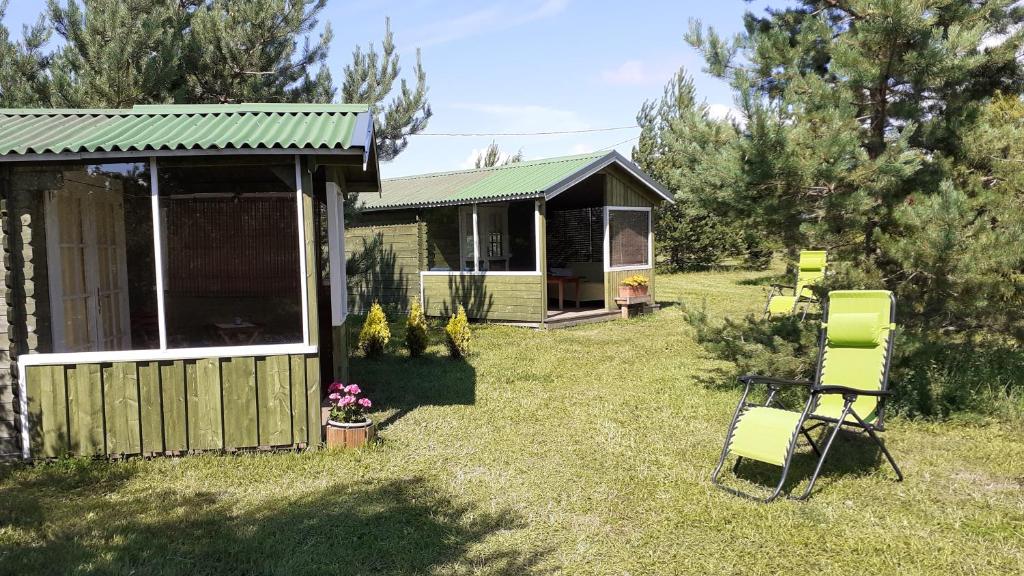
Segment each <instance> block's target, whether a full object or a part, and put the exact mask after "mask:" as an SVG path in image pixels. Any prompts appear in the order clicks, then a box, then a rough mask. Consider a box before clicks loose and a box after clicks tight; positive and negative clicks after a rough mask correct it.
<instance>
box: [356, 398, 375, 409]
mask: <svg viewBox="0 0 1024 576" xmlns="http://www.w3.org/2000/svg"><path fill="white" fill-rule="evenodd" d="M359 405H360V406H362V407H363V408H369V407H370V406H373V402H370V399H369V398H360V399H359Z"/></svg>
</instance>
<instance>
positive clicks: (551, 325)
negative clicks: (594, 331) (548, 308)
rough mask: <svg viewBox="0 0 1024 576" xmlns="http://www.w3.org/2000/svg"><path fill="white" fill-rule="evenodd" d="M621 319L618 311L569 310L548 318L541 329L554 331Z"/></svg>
mask: <svg viewBox="0 0 1024 576" xmlns="http://www.w3.org/2000/svg"><path fill="white" fill-rule="evenodd" d="M619 318H621V314H620V313H619V311H618V310H586V311H580V312H575V311H571V310H567V311H565V312H559V313H557V314H556V315H555V316H550V317H548V318H547V319H546V320H545V321H544V324H543V325H541V328H545V329H547V330H554V329H557V328H568V327H570V326H579V325H581V324H593V323H595V322H609V321H611V320H618V319H619Z"/></svg>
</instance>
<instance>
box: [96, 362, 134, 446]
mask: <svg viewBox="0 0 1024 576" xmlns="http://www.w3.org/2000/svg"><path fill="white" fill-rule="evenodd" d="M137 374H138V373H137V371H136V365H135V363H134V362H115V363H114V364H110V365H108V366H104V367H103V368H102V381H103V420H104V422H105V423H106V426H104V428H105V430H106V442H107V446H106V451H107V453H108V454H138V453H139V452H142V429H141V427H140V426H141V417H140V414H139V383H138V376H137Z"/></svg>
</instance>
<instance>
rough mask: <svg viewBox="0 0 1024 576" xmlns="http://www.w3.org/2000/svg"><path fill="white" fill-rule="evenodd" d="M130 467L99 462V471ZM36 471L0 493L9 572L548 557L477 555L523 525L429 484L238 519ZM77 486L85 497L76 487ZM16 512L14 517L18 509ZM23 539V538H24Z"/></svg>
mask: <svg viewBox="0 0 1024 576" xmlns="http://www.w3.org/2000/svg"><path fill="white" fill-rule="evenodd" d="M119 466H120V467H126V466H124V465H109V464H104V463H94V464H93V467H95V468H96V469H99V470H109V469H117V468H118V467H119ZM65 474H66V472H65V471H62V470H54V471H53V472H49V471H43V472H41V473H40V472H39V471H38V470H37V471H32V472H31V473H28V474H26V476H29V477H32V479H31V480H29V481H26V482H18V481H17V479H12V480H11V481H10V482H8V483H6V484H7V486H5V487H4V488H0V503H2V504H3V508H4V512H3V516H2V517H0V518H2V521H0V534H4V533H6V537H0V565H2V566H3V571H4V572H5V573H8V574H48V573H52V574H66V573H79V572H84V573H137V574H190V575H192V576H196V575H203V574H311V575H314V574H315V575H317V576H321V575H323V574H422V573H431V572H434V571H436V570H437V569H439V568H440V567H442V566H450V565H456V566H458V567H459V568H461V569H462V570H464V571H466V572H469V571H470V568H468V567H467V564H469V565H470V566H481V565H484V566H487V567H488V568H491V569H493V570H494V571H495V572H496V573H501V574H523V573H528V572H530V571H532V570H533V569H534V568H535V566H536V564H537V563H538V562H539V561H540V560H541V559H542V558H543V557H544V555H545V553H544V552H533V553H527V552H521V551H518V550H514V549H506V550H501V551H497V552H492V553H490V554H473V555H472V556H471V557H470V554H469V553H470V549H471V548H472V547H474V546H475V545H477V544H479V543H480V542H482V541H483V540H485V539H486V538H488V537H489V536H490V535H492V534H494V533H496V532H500V531H503V530H514V529H517V528H520V527H521V526H522V520H520V519H519V518H518V517H517V516H516V515H515V514H514V513H512V512H510V511H484V510H477V509H475V508H473V507H471V506H468V505H464V504H459V503H456V502H453V501H452V500H450V499H448V498H446V497H444V496H441V495H439V494H438V493H437V491H436V490H434V489H432V487H431V486H430V484H429V483H428V482H427V481H425V480H423V479H421V478H408V479H403V480H398V481H390V482H386V483H382V484H376V485H367V484H365V483H358V482H339V483H336V484H334V485H332V486H329V487H326V488H324V489H323V490H320V491H318V492H315V493H313V494H307V495H303V496H298V497H288V496H283V497H281V498H279V499H276V500H274V501H273V502H272V503H270V504H267V505H264V506H262V507H256V508H250V509H245V510H241V511H240V510H239V509H238V506H237V500H235V499H234V498H232V499H226V498H222V497H221V496H220V495H219V494H217V493H214V492H209V491H203V490H198V491H195V492H186V491H175V490H165V489H155V490H147V491H140V490H121V489H119V488H120V487H121V486H120V482H123V481H124V480H127V476H126V477H122V478H110V479H109V480H111V481H109V482H107V481H105V482H101V483H100V484H86V485H77V482H78V481H77V480H75V479H74V478H71V479H70V480H69V479H68V478H67V477H66V476H65ZM69 482H70V483H71V484H72V485H75V486H76V487H74V488H70V491H69ZM12 505H15V507H14V508H13V509H12V508H11V506H12ZM14 535H18V537H17V538H14Z"/></svg>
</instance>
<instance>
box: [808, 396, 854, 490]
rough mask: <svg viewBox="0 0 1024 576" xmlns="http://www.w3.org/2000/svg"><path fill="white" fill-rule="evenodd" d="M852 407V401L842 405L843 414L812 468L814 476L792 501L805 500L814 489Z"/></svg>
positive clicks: (850, 399)
mask: <svg viewBox="0 0 1024 576" xmlns="http://www.w3.org/2000/svg"><path fill="white" fill-rule="evenodd" d="M851 406H853V399H852V398H848V399H847V400H846V403H845V404H844V405H843V412H842V414H840V416H839V421H838V422H836V424H835V429H834V430H832V434H831V435H829V437H828V442H826V443H825V446H824V447H823V448H822V450H821V455H820V456H818V464H817V465H816V466H815V467H814V474H812V475H811V481H810V482H809V483H808V484H807V489H806V490H804V493H803V494H801V495H800V496H797V497H796V498H794V500H806V499H807V497H808V496H810V495H811V490H813V489H814V483H815V482H817V481H818V474H820V473H821V467H822V465H824V464H825V457H826V456H828V451H829V449H830V448H832V443H833V442H834V441H835V439H836V436H838V435H839V430H840V429H841V428H842V427H843V422H845V421H846V415H847V414H849V413H850V407H851Z"/></svg>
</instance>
